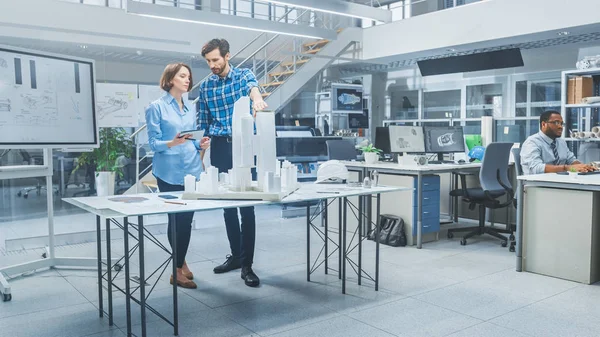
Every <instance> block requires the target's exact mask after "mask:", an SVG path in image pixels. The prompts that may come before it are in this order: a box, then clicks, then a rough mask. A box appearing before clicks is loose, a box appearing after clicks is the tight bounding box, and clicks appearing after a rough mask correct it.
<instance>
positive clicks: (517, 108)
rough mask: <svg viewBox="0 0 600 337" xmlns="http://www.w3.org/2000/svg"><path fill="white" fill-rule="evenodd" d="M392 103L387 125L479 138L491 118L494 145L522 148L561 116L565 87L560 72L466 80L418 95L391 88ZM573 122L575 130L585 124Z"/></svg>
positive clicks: (429, 88)
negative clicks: (455, 130) (554, 115)
mask: <svg viewBox="0 0 600 337" xmlns="http://www.w3.org/2000/svg"><path fill="white" fill-rule="evenodd" d="M388 97H389V98H390V99H389V102H390V104H389V110H388V112H389V113H388V116H386V117H387V120H386V121H385V122H384V123H385V124H406V123H409V122H410V123H414V124H418V125H428V126H447V125H454V126H458V125H461V126H463V128H464V131H465V134H480V133H481V117H482V116H492V117H493V118H494V130H493V131H494V140H495V141H507V142H514V143H522V142H523V141H525V139H526V138H527V137H528V136H530V135H532V134H534V133H536V132H538V131H539V116H540V114H541V113H542V112H544V111H546V110H550V109H552V110H557V111H560V97H561V81H560V73H559V72H551V73H541V74H523V75H507V76H499V77H490V78H476V79H466V80H462V81H455V82H454V83H444V84H432V85H427V86H426V88H419V89H417V88H407V87H402V86H398V85H390V87H389V88H388ZM415 99H417V100H415ZM409 112H411V114H409ZM573 121H574V122H573V123H572V127H573V128H577V127H578V124H577V123H578V122H582V121H579V120H578V119H577V118H573Z"/></svg>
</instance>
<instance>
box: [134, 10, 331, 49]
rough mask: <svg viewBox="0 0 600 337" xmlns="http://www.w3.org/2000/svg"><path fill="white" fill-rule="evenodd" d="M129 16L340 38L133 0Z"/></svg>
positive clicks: (302, 27) (317, 30)
mask: <svg viewBox="0 0 600 337" xmlns="http://www.w3.org/2000/svg"><path fill="white" fill-rule="evenodd" d="M127 13H131V14H137V15H141V16H146V17H151V18H157V19H167V20H174V21H180V22H189V23H197V24H202V25H210V26H219V27H227V28H234V29H244V30H252V31H257V32H266V33H272V34H283V35H291V36H300V37H307V38H313V39H329V40H335V39H336V38H337V33H336V31H335V30H333V29H325V28H314V27H310V26H306V25H296V24H288V23H279V22H273V21H268V20H260V19H252V18H246V17H240V16H234V15H227V14H218V13H214V12H208V11H201V10H194V9H184V8H177V7H170V6H160V5H153V4H149V3H142V2H139V1H132V0H128V1H127Z"/></svg>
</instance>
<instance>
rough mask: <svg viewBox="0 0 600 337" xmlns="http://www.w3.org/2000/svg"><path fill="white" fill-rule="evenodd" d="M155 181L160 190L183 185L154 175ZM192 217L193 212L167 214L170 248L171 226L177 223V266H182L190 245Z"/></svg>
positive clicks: (179, 189)
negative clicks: (174, 183)
mask: <svg viewBox="0 0 600 337" xmlns="http://www.w3.org/2000/svg"><path fill="white" fill-rule="evenodd" d="M156 181H157V182H158V189H159V190H160V191H161V192H174V191H183V185H171V184H169V183H167V182H165V181H164V180H162V179H160V178H158V177H156ZM193 219H194V212H184V213H175V214H169V227H168V229H167V237H168V238H169V244H171V248H173V241H172V240H173V238H172V237H171V229H172V227H171V226H174V224H175V223H177V234H176V235H177V268H181V267H183V261H185V255H186V254H187V251H188V247H189V246H190V237H191V236H192V220H193Z"/></svg>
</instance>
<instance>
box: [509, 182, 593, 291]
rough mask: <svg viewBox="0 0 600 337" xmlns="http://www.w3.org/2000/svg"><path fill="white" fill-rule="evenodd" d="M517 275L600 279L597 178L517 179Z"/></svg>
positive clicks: (581, 280) (586, 281) (591, 280)
mask: <svg viewBox="0 0 600 337" xmlns="http://www.w3.org/2000/svg"><path fill="white" fill-rule="evenodd" d="M517 179H518V181H519V189H518V198H517V201H518V205H517V248H516V253H517V263H516V270H517V271H531V272H534V273H539V274H544V275H548V276H554V277H559V278H563V279H569V280H573V281H577V282H582V283H588V284H589V283H593V282H595V281H597V280H598V279H599V278H600V227H599V226H600V217H599V216H600V214H599V213H598V211H599V209H600V194H598V193H597V192H600V175H575V176H573V175H562V174H556V173H546V174H537V175H526V176H519V177H517Z"/></svg>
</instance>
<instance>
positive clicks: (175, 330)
mask: <svg viewBox="0 0 600 337" xmlns="http://www.w3.org/2000/svg"><path fill="white" fill-rule="evenodd" d="M168 216H172V217H173V226H172V227H171V242H172V244H173V334H174V335H175V336H177V335H179V315H178V309H177V217H176V216H175V214H169V215H168Z"/></svg>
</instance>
